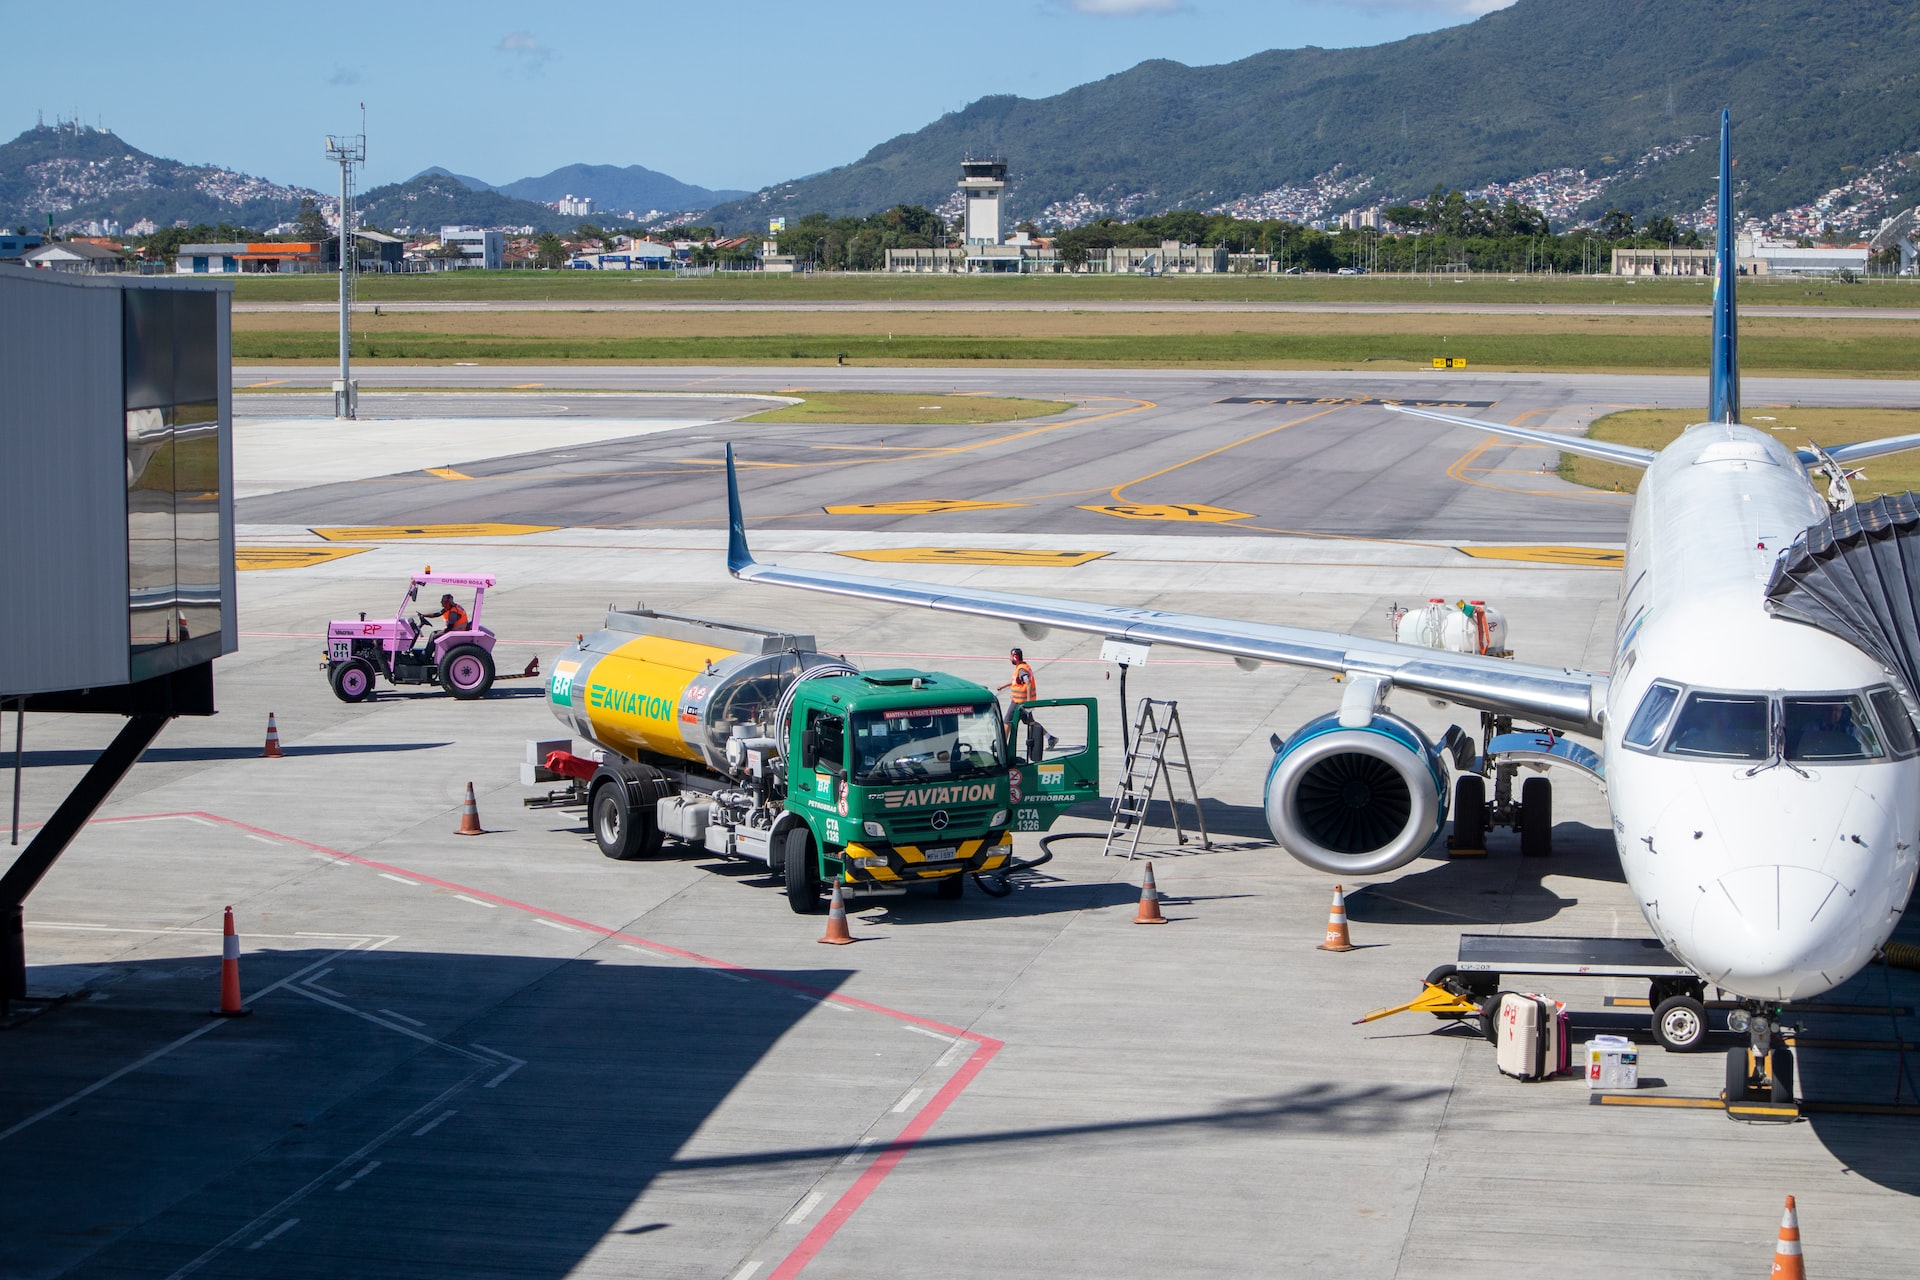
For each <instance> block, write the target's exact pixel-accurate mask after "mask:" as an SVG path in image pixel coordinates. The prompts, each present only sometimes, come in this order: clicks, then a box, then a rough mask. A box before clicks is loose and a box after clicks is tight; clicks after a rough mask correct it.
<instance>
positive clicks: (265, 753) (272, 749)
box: [260, 711, 281, 760]
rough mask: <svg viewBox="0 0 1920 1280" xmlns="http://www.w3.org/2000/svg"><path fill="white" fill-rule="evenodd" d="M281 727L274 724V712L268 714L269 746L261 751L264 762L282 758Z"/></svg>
mask: <svg viewBox="0 0 1920 1280" xmlns="http://www.w3.org/2000/svg"><path fill="white" fill-rule="evenodd" d="M280 754H281V753H280V726H279V725H277V724H275V723H274V722H273V712H271V711H269V712H267V745H266V746H264V747H262V748H261V749H260V758H261V759H262V760H278V759H279V758H280Z"/></svg>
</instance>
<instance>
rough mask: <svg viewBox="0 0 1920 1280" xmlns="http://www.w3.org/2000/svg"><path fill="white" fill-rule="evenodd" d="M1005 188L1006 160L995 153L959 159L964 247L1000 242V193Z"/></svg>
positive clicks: (1004, 192)
mask: <svg viewBox="0 0 1920 1280" xmlns="http://www.w3.org/2000/svg"><path fill="white" fill-rule="evenodd" d="M1006 191H1007V162H1006V161H1005V160H1003V159H1001V158H999V157H998V156H985V157H982V158H980V159H977V160H976V159H974V158H973V157H971V156H969V157H968V158H967V159H965V160H962V161H961V162H960V194H961V195H962V196H963V197H964V198H965V200H964V205H963V207H964V208H965V210H966V213H965V217H966V223H965V226H966V229H967V247H968V248H972V247H973V246H975V245H985V244H993V245H997V244H999V243H1000V197H1001V196H1003V195H1005V194H1006Z"/></svg>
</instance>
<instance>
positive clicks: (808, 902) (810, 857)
mask: <svg viewBox="0 0 1920 1280" xmlns="http://www.w3.org/2000/svg"><path fill="white" fill-rule="evenodd" d="M786 865H787V905H788V906H790V907H792V908H793V909H794V911H796V912H797V913H799V914H800V915H803V916H810V915H814V914H816V913H817V912H818V911H819V910H820V859H818V858H817V857H815V856H814V853H813V832H811V831H809V830H807V828H806V827H805V825H801V826H797V827H795V828H794V829H793V830H791V831H789V832H787V846H786Z"/></svg>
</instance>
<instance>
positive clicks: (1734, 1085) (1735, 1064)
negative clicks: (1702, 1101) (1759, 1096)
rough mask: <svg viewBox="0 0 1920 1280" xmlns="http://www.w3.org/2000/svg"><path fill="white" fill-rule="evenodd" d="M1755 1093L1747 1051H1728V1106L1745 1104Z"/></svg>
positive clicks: (1740, 1049) (1733, 1049) (1740, 1048)
mask: <svg viewBox="0 0 1920 1280" xmlns="http://www.w3.org/2000/svg"><path fill="white" fill-rule="evenodd" d="M1752 1092H1753V1078H1752V1076H1751V1075H1749V1074H1748V1071H1747V1051H1746V1049H1745V1048H1744V1047H1735V1048H1732V1049H1729V1050H1727V1091H1726V1094H1725V1095H1724V1096H1725V1098H1726V1101H1727V1105H1728V1106H1732V1105H1733V1104H1734V1103H1736V1102H1745V1101H1746V1100H1747V1098H1748V1096H1749V1095H1750V1094H1751V1093H1752Z"/></svg>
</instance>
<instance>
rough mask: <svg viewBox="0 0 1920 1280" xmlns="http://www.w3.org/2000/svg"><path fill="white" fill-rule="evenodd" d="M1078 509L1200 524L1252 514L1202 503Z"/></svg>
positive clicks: (1128, 517) (1125, 517)
mask: <svg viewBox="0 0 1920 1280" xmlns="http://www.w3.org/2000/svg"><path fill="white" fill-rule="evenodd" d="M1080 509H1081V510H1082V511H1097V512H1099V513H1100V514H1101V515H1103V516H1119V517H1120V518H1121V519H1122V520H1187V521H1194V522H1198V523H1201V524H1224V523H1226V522H1227V521H1229V520H1245V519H1247V518H1249V517H1250V516H1252V514H1253V513H1252V512H1251V511H1229V510H1227V509H1226V508H1225V507H1210V506H1208V505H1207V504H1206V503H1204V502H1192V503H1184V502H1111V503H1107V504H1106V505H1104V506H1097V507H1081V508H1080Z"/></svg>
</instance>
